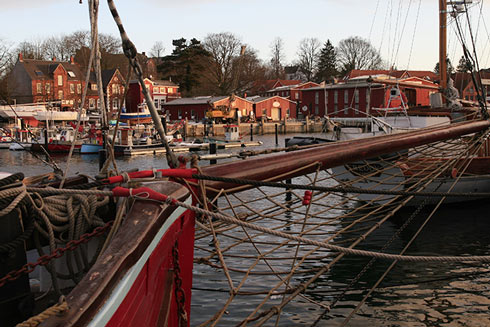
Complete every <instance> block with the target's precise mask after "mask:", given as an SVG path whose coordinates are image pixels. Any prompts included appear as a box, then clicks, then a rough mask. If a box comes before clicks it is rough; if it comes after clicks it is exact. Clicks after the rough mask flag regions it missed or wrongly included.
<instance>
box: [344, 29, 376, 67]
mask: <svg viewBox="0 0 490 327" xmlns="http://www.w3.org/2000/svg"><path fill="white" fill-rule="evenodd" d="M337 59H338V61H339V63H340V65H339V66H340V68H341V70H342V73H344V74H346V73H347V72H349V71H351V70H352V69H380V68H382V65H383V60H382V59H381V55H380V54H379V52H378V50H376V49H375V48H374V47H373V46H372V45H371V43H369V41H367V40H364V39H363V38H360V37H358V36H353V37H349V38H347V39H344V40H342V41H340V42H339V45H338V47H337Z"/></svg>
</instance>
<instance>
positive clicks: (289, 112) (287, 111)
mask: <svg viewBox="0 0 490 327" xmlns="http://www.w3.org/2000/svg"><path fill="white" fill-rule="evenodd" d="M290 114H291V111H290V110H289V108H287V109H286V117H288V118H289V115H290Z"/></svg>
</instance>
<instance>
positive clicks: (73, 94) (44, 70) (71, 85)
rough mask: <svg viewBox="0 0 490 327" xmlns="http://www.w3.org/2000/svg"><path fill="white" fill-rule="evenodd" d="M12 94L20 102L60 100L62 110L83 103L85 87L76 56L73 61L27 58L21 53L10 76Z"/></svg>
mask: <svg viewBox="0 0 490 327" xmlns="http://www.w3.org/2000/svg"><path fill="white" fill-rule="evenodd" d="M8 83H9V91H10V95H11V98H12V99H15V101H16V103H37V102H51V101H59V103H60V105H61V108H62V109H65V110H69V109H72V108H73V107H75V106H78V105H79V104H81V101H82V90H83V88H84V86H85V82H84V78H83V75H82V72H81V70H80V67H79V65H78V64H76V63H75V61H74V60H73V57H72V58H71V60H70V61H69V62H61V61H56V58H53V60H51V61H50V60H34V59H23V57H22V54H19V58H18V60H17V63H16V64H15V66H14V68H13V70H12V73H11V75H10V77H9V81H8Z"/></svg>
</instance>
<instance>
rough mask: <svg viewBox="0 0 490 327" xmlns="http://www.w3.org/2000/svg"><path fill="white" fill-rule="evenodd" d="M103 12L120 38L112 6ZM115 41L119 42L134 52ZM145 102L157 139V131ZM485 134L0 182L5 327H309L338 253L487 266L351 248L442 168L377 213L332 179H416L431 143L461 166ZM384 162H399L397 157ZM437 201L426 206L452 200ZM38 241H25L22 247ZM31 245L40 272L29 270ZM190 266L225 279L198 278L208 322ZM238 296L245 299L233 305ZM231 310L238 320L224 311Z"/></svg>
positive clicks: (475, 128) (457, 131) (475, 125)
mask: <svg viewBox="0 0 490 327" xmlns="http://www.w3.org/2000/svg"><path fill="white" fill-rule="evenodd" d="M109 5H110V9H111V13H112V14H113V15H114V18H115V20H116V22H118V24H119V25H120V26H119V28H120V30H121V31H124V28H123V27H122V25H121V20H120V18H119V17H118V14H117V10H116V8H115V5H114V3H113V2H112V1H109ZM121 34H122V38H123V41H124V44H126V45H128V44H131V43H130V42H128V41H129V39H128V38H127V34H126V33H121ZM134 50H135V49H134ZM126 53H127V54H128V56H129V55H130V53H131V51H127V52H126ZM129 59H130V61H131V60H132V58H131V57H130V58H129ZM133 59H134V58H133ZM132 63H133V64H134V65H135V66H137V65H136V64H135V62H132ZM139 77H140V80H141V87H142V88H143V90H145V86H144V82H143V79H142V78H141V76H139ZM148 103H149V111H150V113H151V116H152V117H153V120H154V123H155V125H156V128H157V130H158V132H159V133H160V135H162V138H161V139H162V142H163V141H164V140H165V137H164V135H165V134H164V131H163V127H162V126H161V121H160V120H159V119H158V118H159V117H158V115H157V111H156V108H155V107H154V105H153V103H152V102H149V101H148ZM159 124H160V125H159ZM489 128H490V122H489V121H488V120H473V121H465V122H460V123H456V124H451V125H448V126H440V127H437V128H432V129H419V130H416V131H412V132H409V133H403V134H402V133H396V134H390V135H383V136H379V137H375V138H364V139H357V140H350V141H346V142H331V143H329V144H327V145H313V146H309V147H307V148H298V147H295V148H288V149H285V151H284V152H283V153H278V154H272V155H270V154H269V155H265V156H259V157H255V158H250V159H248V160H240V161H234V162H228V163H222V164H219V165H211V166H204V167H199V166H198V165H197V163H196V162H195V160H194V159H195V158H194V159H193V158H190V159H191V160H189V158H184V157H182V158H180V160H176V158H175V157H173V155H172V151H167V156H168V162H169V165H170V166H171V167H173V168H171V169H153V170H145V171H126V172H119V173H117V174H115V175H112V174H106V176H102V177H101V178H99V179H98V180H94V181H90V182H89V181H88V180H87V177H86V176H83V175H81V176H78V177H75V178H68V179H66V178H63V179H62V180H61V181H60V180H57V179H53V178H52V177H53V176H41V177H39V178H27V179H24V177H23V174H21V173H20V174H13V175H10V176H1V178H2V179H0V198H1V199H2V200H4V201H2V204H1V206H0V212H1V215H2V220H3V221H4V222H5V229H4V232H3V233H0V236H2V239H5V242H6V243H5V244H2V245H3V247H2V250H3V251H2V252H1V255H5V256H8V258H9V260H6V261H5V262H6V264H5V265H3V266H2V267H1V269H3V270H4V274H2V276H3V277H0V288H1V289H2V295H5V299H4V301H3V306H4V308H5V309H4V310H3V311H2V312H1V314H2V315H3V316H1V321H2V322H5V323H6V324H8V325H13V324H15V323H17V322H20V321H23V320H24V319H27V317H28V316H31V315H34V317H32V318H29V320H27V321H26V322H25V325H33V324H41V325H42V326H44V327H54V326H65V327H69V326H120V327H121V326H189V325H191V318H192V319H197V320H196V322H195V323H194V322H193V323H192V325H195V324H198V323H199V324H203V325H218V324H231V323H233V324H234V325H247V324H254V325H263V324H266V323H268V322H272V321H271V319H272V320H275V321H276V322H277V323H279V322H280V320H281V318H283V319H285V320H286V322H285V324H287V325H292V324H295V323H298V318H297V317H298V314H299V313H300V312H301V310H303V313H305V316H306V317H308V319H310V320H311V316H312V315H318V316H319V317H320V318H321V317H323V316H324V315H325V314H324V312H326V313H327V314H328V312H329V310H330V306H327V305H325V304H323V303H320V301H321V300H318V297H314V296H311V294H314V293H311V292H318V294H321V292H322V291H324V290H322V289H321V288H322V287H321V285H320V283H321V282H324V281H322V280H321V279H322V277H323V276H325V274H326V273H327V272H328V271H329V270H330V268H331V267H332V266H333V265H334V264H335V263H336V262H338V261H339V260H343V259H344V257H348V256H353V255H355V256H362V257H367V258H378V259H379V260H383V259H385V260H390V261H393V260H407V261H408V260H411V261H416V260H420V261H423V262H424V263H425V264H428V263H429V262H433V261H434V262H441V261H444V260H446V261H450V262H466V261H468V262H475V261H484V262H488V261H490V257H488V256H464V255H463V256H451V257H440V256H426V255H424V256H417V255H414V256H406V255H404V253H403V252H402V253H400V254H391V253H387V252H384V250H385V249H382V250H381V251H380V250H379V249H377V248H376V249H373V250H371V251H369V250H364V249H362V250H361V249H359V248H358V245H364V243H363V242H364V241H365V240H366V238H367V237H369V236H370V235H371V234H372V233H373V232H374V231H375V230H377V229H378V228H379V227H380V226H381V225H383V223H385V222H386V221H388V219H389V218H391V217H393V215H394V214H395V213H396V211H397V210H399V209H400V208H401V207H403V205H405V204H406V203H407V202H408V201H410V198H413V197H418V196H420V194H417V192H420V191H421V190H422V191H423V190H424V188H425V187H427V185H428V184H430V183H431V182H432V181H433V180H434V179H436V178H438V177H439V176H440V175H443V174H447V173H448V170H447V167H446V166H444V165H443V166H442V167H441V168H439V169H434V166H430V167H429V168H430V170H429V171H432V172H433V173H435V174H426V176H429V177H430V179H424V180H421V181H420V182H418V183H414V184H413V185H407V184H403V182H399V183H397V185H398V186H397V188H395V189H393V190H392V191H393V192H392V193H393V194H384V195H388V196H390V197H391V199H390V202H389V203H387V204H386V205H383V206H379V205H377V206H376V204H375V203H374V202H373V203H371V204H370V206H360V205H357V204H356V205H354V204H353V203H354V202H353V201H352V199H351V197H350V194H352V193H356V194H357V193H359V194H367V193H369V192H370V191H373V192H374V193H375V192H379V193H380V194H383V193H387V190H369V189H368V188H364V189H359V188H352V187H350V188H348V187H343V186H342V185H340V186H339V185H338V184H336V183H335V182H334V181H333V179H332V178H331V177H330V176H329V174H330V170H329V169H330V168H333V167H337V166H343V165H348V164H351V163H357V162H360V161H363V160H369V159H371V158H382V157H384V156H385V157H389V160H390V161H391V162H394V163H395V164H397V165H398V166H399V167H400V169H399V171H403V172H404V175H406V176H408V175H410V174H412V175H417V170H416V168H418V171H421V172H427V170H426V169H425V167H424V166H421V165H420V163H416V162H415V163H413V164H411V165H409V164H408V163H406V162H404V161H403V159H404V156H407V155H408V154H413V153H420V151H421V148H424V147H425V148H427V149H431V150H432V153H434V152H444V151H447V152H448V153H449V152H451V153H456V154H457V155H458V156H459V157H455V158H454V159H456V160H459V159H460V158H463V157H464V158H466V159H471V158H472V155H473V154H474V152H468V151H467V149H468V148H470V149H473V150H475V151H476V150H480V149H481V147H480V146H479V145H480V144H481V142H480V140H481V139H482V138H481V136H482V135H483V136H485V135H486V133H488V130H489ZM454 140H457V142H456V143H454ZM441 143H444V145H441ZM166 145H167V147H168V144H166ZM465 146H466V148H465ZM392 153H400V154H399V155H398V156H397V157H396V158H391V154H392ZM410 157H411V158H421V157H420V156H413V155H412V156H410ZM444 158H447V156H444ZM189 161H190V162H189ZM435 161H436V164H439V163H438V162H437V160H435ZM403 165H405V166H403ZM371 168H372V167H371ZM475 169H476V168H475ZM362 171H363V170H361V169H358V171H357V172H362ZM472 171H476V170H472ZM378 172H379V171H373V173H374V175H375V174H377V173H378ZM449 172H450V173H451V174H452V173H453V171H452V170H450V171H449ZM367 175H370V174H369V173H368V174H367ZM457 176H458V174H457V172H456V177H457ZM50 177H51V178H50ZM99 177H100V176H99ZM358 177H359V176H358ZM400 187H401V188H400ZM431 193H432V194H424V195H423V196H432V197H434V198H438V199H440V198H445V197H449V196H451V194H449V193H447V192H443V194H435V193H434V192H431ZM284 199H286V200H284ZM7 227H8V228H7ZM196 228H197V229H196ZM33 233H34V236H33V238H34V241H33V242H32V244H31V243H29V242H27V243H26V242H25V240H27V239H30V237H31V235H32V234H33ZM3 237H4V238H3ZM346 242H349V243H346ZM34 248H37V250H36V249H34ZM25 249H27V250H28V251H27V252H28V253H27V256H29V257H30V258H34V259H33V260H34V262H32V263H26V262H27V258H26V251H25ZM35 252H39V254H38V255H37V256H36V255H35ZM274 253H275V255H274ZM195 254H196V255H198V257H196V258H195V257H194V255H195ZM194 259H196V260H194ZM443 259H444V260H443ZM237 263H238V264H242V265H245V264H247V265H248V266H247V267H245V268H244V267H241V268H240V267H237V266H236V265H237ZM198 264H199V265H204V266H206V267H209V269H210V270H211V271H214V272H216V271H223V272H224V276H225V277H224V278H216V279H214V278H213V277H210V276H213V275H211V273H209V272H199V273H197V274H196V275H195V277H196V278H203V279H207V280H208V281H209V282H210V283H212V284H213V288H212V289H204V291H208V292H216V293H212V294H214V295H213V296H212V301H211V300H208V301H207V302H212V304H213V305H216V306H217V305H218V303H219V304H220V305H222V307H221V308H220V309H218V310H217V312H212V313H211V312H210V310H209V309H208V308H207V307H206V308H205V310H204V311H205V312H203V314H202V316H199V315H194V314H191V296H193V297H194V296H195V295H194V294H193V292H192V291H191V287H192V285H193V266H194V265H198ZM41 266H42V267H45V268H46V269H45V270H43V271H44V274H46V271H49V274H48V276H49V277H48V278H46V276H45V275H43V272H40V271H39V270H42V269H39V270H38V271H36V269H38V268H40V267H41ZM29 273H30V274H31V275H28V274H29ZM36 273H37V275H36ZM43 276H44V277H43ZM360 276H361V277H362V273H361V274H360ZM267 277H270V278H268V279H266V278H267ZM325 280H327V282H328V281H329V280H328V278H325ZM194 282H196V281H194ZM197 282H199V281H197ZM223 282H224V283H223ZM317 283H318V285H317ZM218 285H219V286H218ZM223 285H225V286H224V287H228V289H225V288H224V287H223ZM33 289H34V290H36V292H34V291H32V290H33ZM51 291H52V292H51ZM218 293H219V294H224V295H225V298H224V300H222V299H220V298H219V296H217V295H216V294H218ZM60 294H65V295H64V296H60ZM35 295H36V297H37V298H38V299H39V300H42V299H50V300H51V301H46V302H48V303H50V304H48V307H47V308H46V307H45V308H43V309H41V310H39V309H37V308H36V310H37V311H34V306H33V305H32V304H33V303H34V299H35ZM247 297H248V298H247ZM251 297H253V298H252V299H253V301H248V300H249V299H250V298H251ZM203 298H204V299H205V300H206V299H209V297H206V296H203ZM330 298H331V296H330ZM53 299H54V301H53ZM237 299H240V300H243V301H242V302H240V303H238V304H237V303H236V301H235V300H237ZM322 301H323V300H322ZM319 303H320V304H321V305H318V304H319ZM38 304H40V303H38ZM312 307H313V308H314V309H310V308H312ZM318 308H320V311H321V312H318V310H319V309H318ZM194 309H196V310H198V309H199V306H194V308H193V310H194ZM232 309H233V310H235V309H236V310H235V312H236V315H238V316H239V318H237V317H235V316H232V315H230V314H229V312H230V310H232ZM42 310H44V311H42ZM288 310H289V311H288ZM327 310H328V311H327ZM41 311H42V312H41ZM203 319H205V321H202V320H203Z"/></svg>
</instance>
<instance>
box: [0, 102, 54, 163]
mask: <svg viewBox="0 0 490 327" xmlns="http://www.w3.org/2000/svg"><path fill="white" fill-rule="evenodd" d="M2 98H3V99H4V100H7V99H5V97H4V96H2ZM8 105H9V107H10V110H12V112H13V113H14V115H15V116H16V117H17V119H19V120H20V119H21V118H20V117H19V115H18V114H17V111H15V109H14V107H12V105H11V104H10V103H9V104H8ZM47 128H48V126H46V129H47ZM2 129H3V128H2ZM26 130H27V132H28V133H29V134H30V136H31V138H32V137H34V141H35V142H36V143H37V144H40V143H39V142H38V141H37V139H36V138H35V135H34V134H33V133H32V132H31V130H30V129H29V127H27V126H26ZM11 139H12V140H14V142H15V143H17V144H18V145H20V146H21V147H22V148H23V149H24V150H27V149H26V148H25V147H24V146H23V145H22V143H21V142H18V141H17V140H15V138H13V137H11ZM46 146H47V144H46ZM41 149H42V151H43V152H44V154H45V155H46V157H47V158H48V160H49V162H48V161H46V160H43V159H42V158H41V157H39V156H38V155H37V154H35V153H34V152H33V151H32V150H31V151H29V150H27V151H28V152H31V154H32V155H33V156H34V157H35V158H37V159H39V160H40V161H42V162H43V163H45V164H46V165H48V166H50V167H51V168H53V170H54V171H55V172H62V170H61V169H60V167H59V166H58V165H57V164H56V162H55V161H54V160H53V158H52V157H51V156H50V155H49V152H48V151H47V150H46V149H45V148H44V147H43V146H41Z"/></svg>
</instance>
